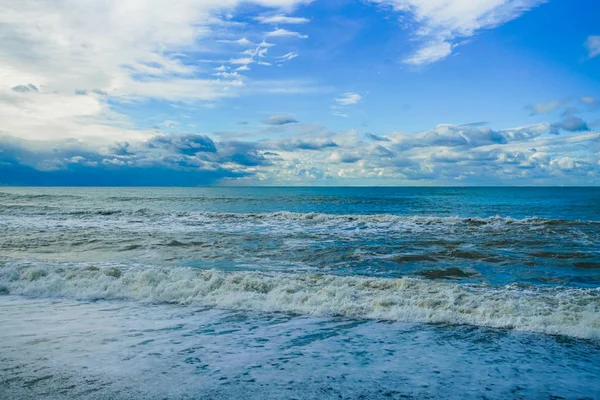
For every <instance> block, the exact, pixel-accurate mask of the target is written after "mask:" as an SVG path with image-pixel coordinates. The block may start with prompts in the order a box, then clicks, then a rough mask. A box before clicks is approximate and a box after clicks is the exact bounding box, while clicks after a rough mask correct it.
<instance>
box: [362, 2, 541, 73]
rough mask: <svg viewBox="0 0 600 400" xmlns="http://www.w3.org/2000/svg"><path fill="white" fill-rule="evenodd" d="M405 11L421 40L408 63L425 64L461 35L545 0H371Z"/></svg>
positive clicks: (503, 20) (442, 55) (498, 22)
mask: <svg viewBox="0 0 600 400" xmlns="http://www.w3.org/2000/svg"><path fill="white" fill-rule="evenodd" d="M370 1H371V2H374V3H378V4H381V5H384V6H391V7H393V9H394V10H396V11H398V12H401V13H405V14H408V15H410V16H411V17H412V19H413V20H414V23H415V24H416V27H415V29H414V35H415V36H416V37H417V38H420V39H421V40H422V41H423V45H422V46H421V48H420V49H419V50H417V51H416V53H415V54H413V55H412V56H409V57H407V58H406V60H405V62H407V63H409V64H427V63H431V62H435V61H437V60H441V59H443V58H445V57H447V56H448V55H449V54H450V53H451V50H452V47H453V46H454V45H455V44H456V41H457V40H459V39H461V38H468V37H470V36H473V35H474V34H476V33H477V32H478V31H480V30H482V29H491V28H494V27H496V26H498V25H502V24H504V23H506V22H508V21H511V20H513V19H515V18H517V17H519V16H521V15H522V14H523V13H525V12H527V11H529V10H530V9H532V8H534V7H536V6H538V5H540V4H542V3H544V2H546V0H370Z"/></svg>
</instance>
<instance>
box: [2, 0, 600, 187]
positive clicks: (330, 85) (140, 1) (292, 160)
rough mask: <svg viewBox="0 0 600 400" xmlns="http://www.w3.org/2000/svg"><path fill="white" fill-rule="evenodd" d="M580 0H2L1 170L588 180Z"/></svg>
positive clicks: (591, 109) (420, 180)
mask: <svg viewBox="0 0 600 400" xmlns="http://www.w3.org/2000/svg"><path fill="white" fill-rule="evenodd" d="M598 15H600V2H598V1H596V0H478V1H473V0H252V1H244V0H218V1H217V0H89V1H79V0H44V1H40V0H3V1H2V2H0V60H2V62H0V185H103V186H111V185H167V186H169V185H177V186H197V185H281V186H287V185H292V186H295V185H315V186H321V185H361V186H362V185H385V186H390V185H411V186H435V185H442V186H448V185H451V186H463V185H475V186H476V185H483V186H489V185H519V186H521V185H599V184H600V25H598Z"/></svg>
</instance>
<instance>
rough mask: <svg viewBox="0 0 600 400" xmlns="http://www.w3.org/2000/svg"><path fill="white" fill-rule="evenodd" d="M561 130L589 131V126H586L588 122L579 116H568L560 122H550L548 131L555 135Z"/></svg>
mask: <svg viewBox="0 0 600 400" xmlns="http://www.w3.org/2000/svg"><path fill="white" fill-rule="evenodd" d="M561 130H564V131H568V132H582V131H589V130H590V128H589V127H588V124H587V123H586V122H585V121H584V120H582V119H581V118H579V117H569V118H566V119H564V120H563V121H561V122H557V123H555V124H552V126H551V127H550V133H553V134H555V135H556V134H558V133H560V131H561Z"/></svg>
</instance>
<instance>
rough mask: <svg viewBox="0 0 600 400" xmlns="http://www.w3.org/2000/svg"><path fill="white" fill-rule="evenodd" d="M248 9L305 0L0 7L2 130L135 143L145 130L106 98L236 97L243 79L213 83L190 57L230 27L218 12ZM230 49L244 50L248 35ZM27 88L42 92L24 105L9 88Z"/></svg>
mask: <svg viewBox="0 0 600 400" xmlns="http://www.w3.org/2000/svg"><path fill="white" fill-rule="evenodd" d="M244 2H252V3H255V4H258V5H260V6H263V7H271V8H276V9H282V10H286V11H289V10H291V9H292V8H293V7H294V6H297V5H300V4H306V3H309V2H310V0H253V1H243V0H203V1H196V0H154V1H152V4H151V6H149V5H148V3H147V2H146V1H143V0H130V1H111V0H94V1H92V0H90V1H85V2H81V1H78V0H56V1H47V2H39V1H36V0H18V1H17V0H8V1H3V2H0V25H1V26H2V33H1V36H2V40H0V59H1V60H2V63H0V76H2V80H1V81H0V120H2V127H1V129H2V133H3V134H10V135H13V136H17V137H33V136H37V137H43V138H46V139H49V138H50V137H54V138H62V137H76V138H79V139H83V138H85V137H86V136H90V137H93V138H100V137H101V136H102V135H103V133H102V132H104V134H106V136H107V139H106V140H110V137H112V136H111V135H113V134H115V132H117V131H120V132H121V138H122V139H129V137H131V138H133V137H136V138H140V137H144V135H145V133H143V132H142V133H140V134H139V135H138V134H136V133H135V131H134V130H132V129H130V127H129V125H128V121H127V120H126V119H125V118H123V117H122V116H117V115H115V114H114V112H112V111H111V109H110V107H109V106H108V103H107V100H113V101H114V100H117V101H123V100H129V99H139V98H157V99H162V100H170V101H182V100H185V101H214V100H217V99H220V98H227V97H232V96H237V95H239V94H240V93H241V91H240V89H241V88H242V86H243V84H242V83H241V81H238V80H236V81H234V82H231V81H227V80H222V79H218V78H215V77H213V76H212V72H213V71H212V70H211V69H210V68H209V69H208V70H206V71H205V70H203V68H202V67H201V66H200V65H201V64H198V63H193V62H189V61H190V60H189V59H188V57H189V55H190V54H198V53H203V52H208V51H209V50H210V44H211V43H216V39H217V38H216V36H217V34H219V35H221V34H223V33H224V32H225V33H226V31H227V29H228V26H230V25H231V24H232V22H228V21H221V20H220V19H219V15H224V13H227V12H234V11H235V9H236V7H237V6H239V5H240V4H242V3H244ZM221 37H222V36H221ZM234 42H235V43H236V44H240V45H248V44H250V41H249V40H248V39H246V38H242V39H239V40H236V41H234ZM264 45H265V46H264V47H266V46H268V45H269V44H268V43H265V44H264ZM238 60H239V61H240V62H241V59H238ZM238 65H248V64H247V63H245V61H244V63H240V64H238ZM223 69H224V68H222V67H219V68H218V69H217V70H218V71H220V72H224V71H223ZM27 85H33V86H35V87H36V88H38V89H39V92H40V93H38V94H39V96H37V97H33V96H29V97H28V98H26V99H25V98H22V96H21V97H18V95H19V94H23V93H18V91H17V92H16V91H13V90H12V88H15V87H21V86H23V87H27ZM76 93H89V94H91V93H105V94H106V96H104V97H105V98H103V97H101V96H95V97H94V96H89V95H88V96H78V95H77V94H76ZM104 125H106V127H104ZM116 136H118V134H116Z"/></svg>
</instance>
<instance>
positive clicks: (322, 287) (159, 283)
mask: <svg viewBox="0 0 600 400" xmlns="http://www.w3.org/2000/svg"><path fill="white" fill-rule="evenodd" d="M0 293H11V294H21V295H27V296H35V297H67V298H75V299H82V300H97V299H107V300H140V301H149V302H165V303H175V304H198V305H203V306H209V307H217V308H223V309H234V310H247V311H259V312H284V313H294V314H302V315H317V316H341V317H347V318H356V319H372V320H388V321H405V322H423V323H445V324H470V325H478V326H488V327H496V328H511V329H516V330H522V331H532V332H543V333H548V334H557V335H566V336H572V337H578V338H588V339H598V338H600V289H597V288H596V289H580V288H560V287H559V288H557V287H542V286H538V287H525V286H518V285H511V286H504V287H496V286H489V285H465V284H455V283H448V282H432V281H428V280H421V279H414V278H400V279H385V278H367V277H357V276H335V275H318V274H288V273H259V272H224V271H217V270H200V269H193V268H163V267H147V266H130V267H121V268H115V267H95V266H65V265H42V264H38V265H23V264H21V265H7V266H4V267H1V268H0Z"/></svg>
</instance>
